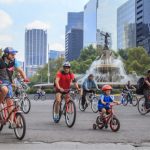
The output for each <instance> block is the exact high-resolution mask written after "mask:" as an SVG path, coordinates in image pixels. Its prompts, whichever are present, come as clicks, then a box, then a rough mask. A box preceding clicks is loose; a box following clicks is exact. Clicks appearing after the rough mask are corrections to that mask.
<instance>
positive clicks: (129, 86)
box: [123, 81, 136, 104]
mask: <svg viewBox="0 0 150 150" xmlns="http://www.w3.org/2000/svg"><path fill="white" fill-rule="evenodd" d="M132 90H136V88H135V87H134V86H133V85H132V84H131V82H130V81H128V82H127V84H126V85H125V86H124V88H123V93H127V97H128V98H129V100H130V104H131V103H132V100H131V99H132V95H131V94H132V93H131V91H132Z"/></svg>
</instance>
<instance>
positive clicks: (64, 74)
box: [54, 62, 80, 121]
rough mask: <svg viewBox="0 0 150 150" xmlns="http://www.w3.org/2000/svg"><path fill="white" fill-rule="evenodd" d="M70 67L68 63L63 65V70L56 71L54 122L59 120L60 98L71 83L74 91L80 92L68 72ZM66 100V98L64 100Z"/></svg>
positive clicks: (73, 78)
mask: <svg viewBox="0 0 150 150" xmlns="http://www.w3.org/2000/svg"><path fill="white" fill-rule="evenodd" d="M70 68H71V65H70V63H69V62H65V63H64V64H63V69H62V70H61V71H58V72H57V74H56V79H55V81H54V82H55V83H54V85H55V91H56V95H55V101H56V103H55V106H54V107H55V109H54V121H57V120H59V108H60V107H59V106H60V103H61V96H62V94H63V93H66V91H67V90H69V89H70V86H71V83H72V82H73V83H74V85H75V87H76V89H77V90H78V91H80V88H79V86H78V84H77V82H76V79H75V76H74V74H73V73H72V72H71V71H70ZM66 99H67V98H66Z"/></svg>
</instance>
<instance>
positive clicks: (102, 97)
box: [99, 94, 114, 103]
mask: <svg viewBox="0 0 150 150" xmlns="http://www.w3.org/2000/svg"><path fill="white" fill-rule="evenodd" d="M101 100H103V101H104V102H106V103H111V102H113V101H114V96H112V95H109V96H107V95H104V94H101V95H100V100H99V103H101Z"/></svg>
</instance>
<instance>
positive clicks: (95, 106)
mask: <svg viewBox="0 0 150 150" xmlns="http://www.w3.org/2000/svg"><path fill="white" fill-rule="evenodd" d="M91 109H92V111H93V112H94V113H97V112H98V98H97V97H94V98H93V99H92V102H91Z"/></svg>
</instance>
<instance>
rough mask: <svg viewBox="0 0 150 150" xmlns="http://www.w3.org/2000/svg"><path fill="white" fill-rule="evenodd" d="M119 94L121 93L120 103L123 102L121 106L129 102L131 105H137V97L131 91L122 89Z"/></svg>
mask: <svg viewBox="0 0 150 150" xmlns="http://www.w3.org/2000/svg"><path fill="white" fill-rule="evenodd" d="M129 94H130V96H129ZM121 95H122V98H121V103H122V104H123V106H127V104H128V103H129V102H130V104H132V106H137V104H138V98H137V96H136V94H133V91H126V92H124V91H123V92H122V94H121Z"/></svg>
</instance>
